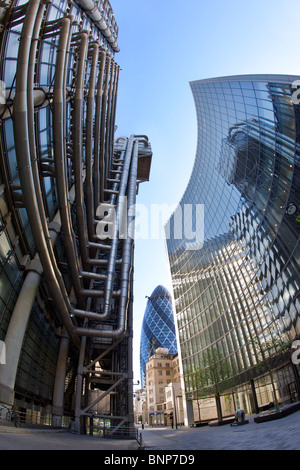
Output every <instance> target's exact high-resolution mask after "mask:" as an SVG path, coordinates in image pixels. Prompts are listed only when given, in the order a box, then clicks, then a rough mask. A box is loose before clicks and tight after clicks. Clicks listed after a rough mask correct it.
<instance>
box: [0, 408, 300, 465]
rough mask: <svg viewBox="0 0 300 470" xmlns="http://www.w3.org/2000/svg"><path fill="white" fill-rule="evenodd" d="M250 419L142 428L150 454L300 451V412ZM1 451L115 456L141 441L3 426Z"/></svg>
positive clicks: (132, 450) (0, 439)
mask: <svg viewBox="0 0 300 470" xmlns="http://www.w3.org/2000/svg"><path fill="white" fill-rule="evenodd" d="M246 418H247V419H248V420H249V423H248V424H245V425H243V426H230V424H226V425H223V426H213V427H210V426H204V427H199V428H188V427H182V428H178V429H171V428H154V427H153V428H152V427H149V426H147V427H146V428H145V429H143V430H142V429H141V428H139V431H140V432H141V433H142V438H143V443H144V449H145V451H146V452H147V453H151V452H152V451H153V452H155V451H160V450H161V451H170V450H171V451H173V452H172V453H173V454H174V453H180V452H181V451H182V454H184V453H185V454H186V452H185V451H193V450H194V451H197V450H300V411H296V412H295V413H293V414H291V415H289V416H287V417H285V418H281V419H278V420H275V421H270V422H265V423H255V422H254V416H250V417H249V416H247V417H246ZM1 450H98V451H106V452H105V454H107V451H108V452H110V451H111V452H110V454H111V455H120V453H121V454H122V452H124V453H125V454H126V452H127V454H128V453H129V454H130V455H136V453H135V451H139V444H138V443H137V442H136V441H135V440H132V441H131V440H129V441H128V440H120V439H103V438H98V437H90V436H83V435H75V434H71V433H68V432H57V431H54V430H53V431H51V430H47V431H45V430H34V429H26V428H22V427H21V428H14V427H5V426H0V451H1ZM113 452H115V454H113ZM127 454H126V455H127ZM141 462H142V463H144V460H142V461H141Z"/></svg>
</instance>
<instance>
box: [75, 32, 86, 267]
mask: <svg viewBox="0 0 300 470" xmlns="http://www.w3.org/2000/svg"><path fill="white" fill-rule="evenodd" d="M87 50H88V35H87V33H85V32H83V33H81V34H80V48H79V56H78V59H77V74H76V80H75V95H74V103H73V129H72V135H73V160H72V161H73V168H74V176H75V203H76V218H77V233H78V238H79V248H80V253H81V262H82V265H83V268H84V270H85V271H87V270H88V267H89V264H88V250H87V245H88V239H87V226H86V215H85V206H84V196H83V185H82V177H83V176H82V175H83V165H82V148H83V141H82V140H83V139H82V134H83V99H84V97H83V87H84V71H85V65H86V58H87Z"/></svg>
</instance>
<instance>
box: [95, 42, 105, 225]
mask: <svg viewBox="0 0 300 470" xmlns="http://www.w3.org/2000/svg"><path fill="white" fill-rule="evenodd" d="M105 63H106V52H105V51H103V50H102V51H101V54H100V66H99V75H98V83H97V95H96V116H95V142H94V165H93V185H94V211H95V213H96V211H97V208H98V205H99V195H100V189H99V185H100V181H99V178H100V175H99V153H100V150H99V145H100V127H101V108H102V88H103V78H104V68H105ZM95 213H94V216H95Z"/></svg>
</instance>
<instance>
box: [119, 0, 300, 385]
mask: <svg viewBox="0 0 300 470" xmlns="http://www.w3.org/2000/svg"><path fill="white" fill-rule="evenodd" d="M110 2H111V6H112V8H113V10H114V13H115V17H116V21H117V23H118V26H119V37H118V44H119V47H120V52H119V53H118V54H116V61H117V63H118V64H119V65H120V67H121V71H120V78H119V91H118V102H117V116H116V125H117V126H118V130H117V133H116V136H117V137H118V136H130V135H131V134H146V135H148V137H149V140H150V142H151V146H152V150H153V159H152V167H151V174H150V182H148V183H143V184H142V185H140V190H139V195H138V199H137V203H139V204H143V205H146V207H148V210H149V213H150V206H151V204H167V205H169V206H171V205H173V204H177V203H178V202H179V200H180V199H181V197H182V195H183V192H184V190H185V188H186V186H187V183H188V180H189V177H190V174H191V170H192V166H193V161H194V157H195V152H196V145H197V123H196V114H195V108H194V103H193V98H192V93H191V90H190V86H189V82H190V81H193V80H200V79H204V78H211V77H219V76H226V75H239V74H248V73H249V74H256V73H267V74H271V73H276V74H289V75H299V74H300V59H299V50H300V32H299V19H298V18H299V2H298V1H297V0H285V1H283V0H251V1H248V0H244V1H241V0H210V1H204V0H186V1H184V2H183V1H182V0H181V1H180V0H110ZM150 227H151V220H150V217H149V239H147V240H142V239H139V238H138V239H137V240H136V249H135V270H134V272H135V274H134V279H135V288H134V377H135V382H136V381H137V380H140V371H139V346H140V330H141V325H142V319H143V315H144V311H145V308H146V301H147V299H146V298H145V296H146V295H150V294H151V293H152V291H153V290H154V289H155V287H156V286H157V285H158V284H162V285H164V286H165V287H166V288H168V289H169V290H171V281H170V274H169V266H168V260H167V256H166V250H165V242H164V240H163V239H162V237H160V239H158V240H151V239H150Z"/></svg>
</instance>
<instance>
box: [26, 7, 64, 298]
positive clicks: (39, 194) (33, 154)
mask: <svg viewBox="0 0 300 470" xmlns="http://www.w3.org/2000/svg"><path fill="white" fill-rule="evenodd" d="M44 10H45V5H44V4H43V3H42V4H40V6H39V10H38V13H37V17H36V21H35V24H34V28H33V33H32V38H31V47H30V54H29V60H28V83H29V84H30V83H32V84H33V82H34V67H35V57H36V52H37V44H38V38H39V32H40V29H41V23H42V20H43V15H44ZM27 107H28V136H29V147H30V158H31V168H32V176H33V181H34V186H35V194H36V199H37V203H38V207H39V214H40V219H41V224H42V226H43V231H44V236H45V240H46V242H47V246H48V251H49V255H50V257H51V261H52V264H53V267H54V269H55V271H56V276H57V279H58V281H59V283H60V285H61V288H62V289H63V286H64V284H63V279H62V277H61V276H60V272H59V271H58V268H57V265H56V259H55V255H54V252H53V249H52V244H51V239H50V236H49V231H48V225H47V220H46V217H45V208H44V203H43V198H42V189H41V184H40V178H39V169H38V164H37V150H36V148H37V145H36V141H35V130H34V90H33V86H28V89H27Z"/></svg>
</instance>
